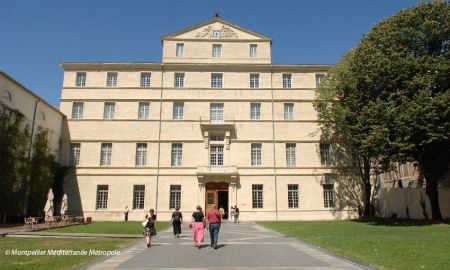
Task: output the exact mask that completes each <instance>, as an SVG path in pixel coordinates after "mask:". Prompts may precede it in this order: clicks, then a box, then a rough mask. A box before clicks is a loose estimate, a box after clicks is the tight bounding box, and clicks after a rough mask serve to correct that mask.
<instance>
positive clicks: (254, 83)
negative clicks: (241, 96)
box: [250, 74, 259, 88]
mask: <svg viewBox="0 0 450 270" xmlns="http://www.w3.org/2000/svg"><path fill="white" fill-rule="evenodd" d="M250 88H259V74H250Z"/></svg>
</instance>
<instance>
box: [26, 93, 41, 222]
mask: <svg viewBox="0 0 450 270" xmlns="http://www.w3.org/2000/svg"><path fill="white" fill-rule="evenodd" d="M39 101H41V100H40V99H39V98H36V99H35V100H34V112H33V119H32V120H31V134H30V143H29V145H28V157H27V162H28V166H27V167H28V169H29V168H30V163H31V152H32V150H33V139H34V126H35V125H36V111H37V106H38V103H39ZM30 181H31V175H30V171H29V170H28V171H27V177H26V180H25V183H24V186H25V198H24V200H23V201H24V204H23V213H24V214H27V204H28V196H29V194H30V189H29V186H28V183H30Z"/></svg>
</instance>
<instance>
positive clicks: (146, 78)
mask: <svg viewBox="0 0 450 270" xmlns="http://www.w3.org/2000/svg"><path fill="white" fill-rule="evenodd" d="M150 79H151V74H150V73H149V72H142V73H141V87H150Z"/></svg>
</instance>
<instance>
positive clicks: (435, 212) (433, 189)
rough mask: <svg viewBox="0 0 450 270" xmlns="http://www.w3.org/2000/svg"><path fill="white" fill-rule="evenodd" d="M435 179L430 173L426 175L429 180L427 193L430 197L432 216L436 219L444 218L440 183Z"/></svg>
mask: <svg viewBox="0 0 450 270" xmlns="http://www.w3.org/2000/svg"><path fill="white" fill-rule="evenodd" d="M433 180H434V179H433V178H432V176H430V175H428V177H426V181H427V186H426V193H427V196H428V198H429V199H430V206H431V217H432V219H434V220H443V219H442V215H441V209H440V207H439V192H438V183H437V182H436V181H433Z"/></svg>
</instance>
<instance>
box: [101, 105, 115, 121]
mask: <svg viewBox="0 0 450 270" xmlns="http://www.w3.org/2000/svg"><path fill="white" fill-rule="evenodd" d="M115 108H116V103H115V102H105V107H104V109H103V118H104V119H114V111H115Z"/></svg>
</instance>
